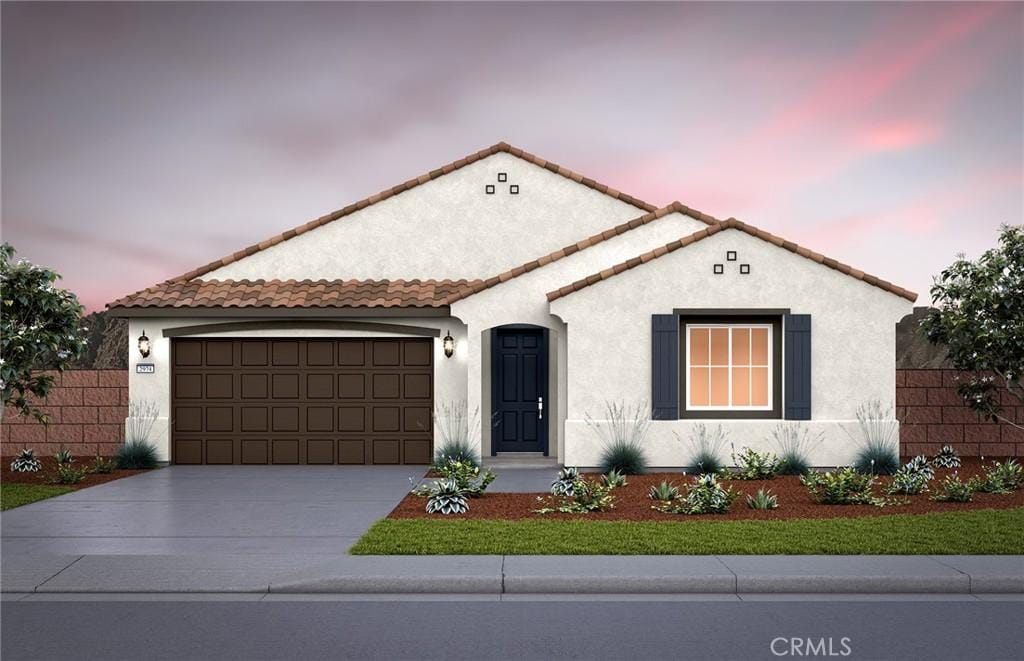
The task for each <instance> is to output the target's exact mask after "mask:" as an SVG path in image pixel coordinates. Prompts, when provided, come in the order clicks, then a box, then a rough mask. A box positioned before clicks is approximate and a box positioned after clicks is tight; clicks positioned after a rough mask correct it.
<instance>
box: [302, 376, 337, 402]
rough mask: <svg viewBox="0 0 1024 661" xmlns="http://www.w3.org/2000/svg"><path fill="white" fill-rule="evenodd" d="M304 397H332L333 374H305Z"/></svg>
mask: <svg viewBox="0 0 1024 661" xmlns="http://www.w3.org/2000/svg"><path fill="white" fill-rule="evenodd" d="M306 397H309V398H310V399H334V374H307V375H306Z"/></svg>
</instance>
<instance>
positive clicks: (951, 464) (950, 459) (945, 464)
mask: <svg viewBox="0 0 1024 661" xmlns="http://www.w3.org/2000/svg"><path fill="white" fill-rule="evenodd" d="M932 466H934V467H935V468H960V455H958V454H957V453H956V450H954V449H953V446H951V445H943V446H942V448H941V449H940V450H939V452H938V453H937V454H936V455H935V456H934V457H932Z"/></svg>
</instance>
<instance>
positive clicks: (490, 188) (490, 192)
mask: <svg viewBox="0 0 1024 661" xmlns="http://www.w3.org/2000/svg"><path fill="white" fill-rule="evenodd" d="M484 192H485V193H487V194H488V195H494V184H487V185H486V186H484Z"/></svg>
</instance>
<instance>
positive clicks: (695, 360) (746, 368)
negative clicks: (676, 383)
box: [686, 324, 772, 411]
mask: <svg viewBox="0 0 1024 661" xmlns="http://www.w3.org/2000/svg"><path fill="white" fill-rule="evenodd" d="M771 334H772V327H771V325H769V324H742V325H729V324H702V325H687V327H686V356H687V380H686V408H687V410H751V411H764V410H770V409H771V403H772V383H771V381H772V379H771V361H772V355H771V353H772V341H771V340H772V338H771Z"/></svg>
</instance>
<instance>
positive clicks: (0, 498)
mask: <svg viewBox="0 0 1024 661" xmlns="http://www.w3.org/2000/svg"><path fill="white" fill-rule="evenodd" d="M72 491H74V489H71V488H69V487H51V486H46V485H42V484H0V510H9V509H11V508H13V507H21V506H22V505H28V504H29V503H34V502H36V501H37V500H46V499H47V498H53V497H54V496H60V495H62V494H65V493H71V492H72Z"/></svg>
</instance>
